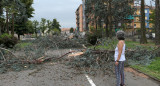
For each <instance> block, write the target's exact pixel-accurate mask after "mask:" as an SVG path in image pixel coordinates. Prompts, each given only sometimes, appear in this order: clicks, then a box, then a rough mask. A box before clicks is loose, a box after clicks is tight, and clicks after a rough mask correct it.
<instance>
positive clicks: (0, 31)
mask: <svg viewBox="0 0 160 86" xmlns="http://www.w3.org/2000/svg"><path fill="white" fill-rule="evenodd" d="M0 35H2V26H1V25H0Z"/></svg>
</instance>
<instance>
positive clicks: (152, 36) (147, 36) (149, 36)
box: [138, 33, 155, 39]
mask: <svg viewBox="0 0 160 86" xmlns="http://www.w3.org/2000/svg"><path fill="white" fill-rule="evenodd" d="M140 38H141V35H138V39H140ZM146 38H147V39H154V38H155V33H150V34H146Z"/></svg>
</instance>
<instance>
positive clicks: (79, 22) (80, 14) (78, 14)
mask: <svg viewBox="0 0 160 86" xmlns="http://www.w3.org/2000/svg"><path fill="white" fill-rule="evenodd" d="M83 15H84V14H83V6H82V4H81V5H80V6H79V7H78V9H77V10H76V30H77V31H79V32H83V31H84V25H83V24H84V22H83Z"/></svg>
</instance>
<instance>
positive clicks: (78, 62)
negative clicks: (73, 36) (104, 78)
mask: <svg viewBox="0 0 160 86" xmlns="http://www.w3.org/2000/svg"><path fill="white" fill-rule="evenodd" d="M106 43H108V42H106ZM155 57H160V47H157V48H155V49H153V50H146V48H143V47H141V46H137V47H136V48H135V49H127V50H126V62H125V66H129V65H139V64H140V65H149V64H150V63H151V62H152V61H153V60H154V58H155ZM68 64H69V65H71V66H72V67H74V68H76V69H80V70H82V71H83V72H85V73H89V74H91V75H94V74H96V70H98V69H100V70H102V71H103V73H104V74H108V73H114V66H115V65H114V50H95V49H88V50H86V52H85V53H84V54H83V55H80V56H78V57H76V58H75V59H73V60H71V61H70V62H69V63H68Z"/></svg>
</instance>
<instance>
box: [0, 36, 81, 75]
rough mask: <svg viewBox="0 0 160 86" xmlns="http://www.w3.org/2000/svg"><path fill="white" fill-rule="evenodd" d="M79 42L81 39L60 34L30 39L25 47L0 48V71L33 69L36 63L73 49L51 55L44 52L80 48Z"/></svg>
mask: <svg viewBox="0 0 160 86" xmlns="http://www.w3.org/2000/svg"><path fill="white" fill-rule="evenodd" d="M81 43H82V40H81V41H79V40H75V39H69V38H64V37H61V36H46V37H40V38H38V39H36V40H34V41H31V45H28V46H26V47H25V48H19V49H17V48H15V49H14V50H8V49H5V48H0V73H5V72H6V71H8V70H13V71H21V70H25V69H33V68H35V67H36V65H37V64H41V63H44V62H46V61H50V60H53V59H54V60H56V59H59V58H61V57H63V56H65V55H67V54H69V53H71V52H73V51H70V52H68V53H66V54H64V55H61V54H60V52H58V53H57V55H52V56H51V55H48V54H47V53H46V52H48V51H51V52H53V51H54V50H59V49H70V48H81V47H82V44H81ZM16 52H18V53H19V52H20V54H21V56H16V55H15V53H16Z"/></svg>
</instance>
